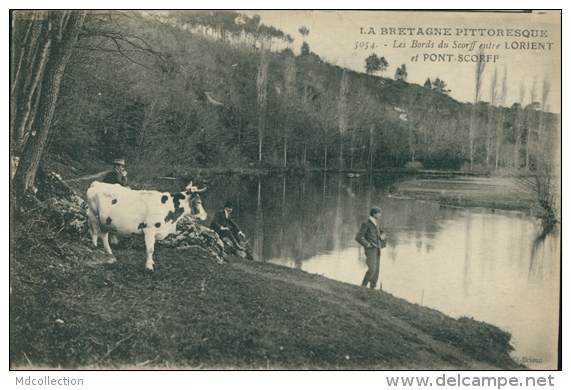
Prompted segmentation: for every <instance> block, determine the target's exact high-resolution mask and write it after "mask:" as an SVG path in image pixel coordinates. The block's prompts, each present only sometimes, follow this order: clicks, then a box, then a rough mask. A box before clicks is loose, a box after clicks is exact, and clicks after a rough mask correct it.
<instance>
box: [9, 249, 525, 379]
mask: <svg viewBox="0 0 571 390" xmlns="http://www.w3.org/2000/svg"><path fill="white" fill-rule="evenodd" d="M94 250H95V249H94V248H93V247H90V246H89V244H87V240H86V239H81V240H79V241H77V242H68V243H64V242H61V241H60V242H56V241H53V240H52V241H51V242H37V243H29V242H28V243H23V242H16V243H15V244H14V245H13V250H12V252H11V259H10V279H11V294H10V364H11V368H12V369H32V368H43V369H57V368H63V369H112V370H114V369H118V370H121V369H246V370H251V369H253V370H258V369H303V370H305V369H318V370H322V369H326V370H331V369H335V370H337V369H340V370H343V369H349V370H354V369H524V368H525V367H524V366H521V365H518V364H516V363H515V362H514V361H513V360H512V359H510V357H509V351H510V350H511V349H512V348H511V346H510V345H509V339H510V335H509V334H508V333H506V332H504V331H502V330H500V329H498V328H496V327H494V326H491V325H488V324H485V323H482V322H478V321H474V320H472V319H468V318H460V319H458V320H456V319H452V318H450V317H447V316H445V315H444V314H442V313H440V312H438V311H436V310H432V309H429V308H426V307H421V306H419V305H416V304H411V303H408V302H406V301H404V300H402V299H399V298H395V297H393V296H392V295H390V294H388V293H385V292H380V291H371V290H370V289H363V288H360V287H359V286H353V285H350V284H346V283H341V282H337V281H334V280H329V279H327V278H324V277H322V276H318V275H312V274H308V273H305V272H303V271H300V270H295V269H289V268H285V267H281V266H277V265H273V264H267V263H263V262H253V261H249V260H244V259H240V258H233V257H228V258H227V261H226V262H224V263H222V264H220V263H219V262H218V261H217V260H216V259H214V258H213V257H211V255H209V253H208V252H207V251H198V250H192V249H173V248H167V247H164V246H161V245H160V244H158V245H157V248H156V257H157V259H158V260H159V261H157V267H156V270H155V271H154V272H153V273H150V272H145V271H144V243H143V242H142V240H141V242H140V243H139V244H138V245H134V246H132V247H131V248H128V249H121V248H117V249H115V254H116V257H117V259H118V261H117V262H116V263H114V264H104V263H93V262H88V261H86V258H88V257H90V256H92V254H93V252H94Z"/></svg>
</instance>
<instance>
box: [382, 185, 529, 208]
mask: <svg viewBox="0 0 571 390" xmlns="http://www.w3.org/2000/svg"><path fill="white" fill-rule="evenodd" d="M526 191H527V190H526V189H525V188H522V187H521V185H519V184H518V181H517V179H514V178H502V177H494V178H486V177H452V178H416V179H411V180H406V181H401V182H398V183H395V187H394V188H393V190H392V191H391V192H392V193H391V196H393V197H405V198H412V199H418V200H424V201H428V202H433V203H438V204H441V205H446V206H456V207H485V208H491V209H501V210H519V211H530V209H531V207H532V202H531V201H530V199H531V196H532V195H531V194H530V193H529V192H526Z"/></svg>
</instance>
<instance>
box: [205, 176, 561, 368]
mask: <svg viewBox="0 0 571 390" xmlns="http://www.w3.org/2000/svg"><path fill="white" fill-rule="evenodd" d="M391 185H392V184H391V183H389V182H383V181H381V179H380V178H375V177H370V176H369V177H366V176H364V177H347V176H346V175H331V174H329V175H324V174H315V175H311V176H306V177H304V178H299V177H291V176H282V177H271V178H262V179H259V178H255V177H242V178H238V177H230V176H227V177H219V178H217V179H216V180H215V182H214V183H212V185H211V190H210V191H208V192H207V193H205V194H204V205H205V209H206V210H207V211H208V212H209V220H208V221H207V223H209V221H210V218H212V215H213V212H214V211H215V210H216V209H219V208H222V206H223V204H224V202H225V200H226V199H230V200H233V201H234V203H235V211H234V219H235V220H236V222H238V224H239V225H240V226H241V228H242V230H243V231H244V232H245V233H246V235H247V237H248V238H249V244H250V245H251V247H252V248H253V250H254V252H255V254H256V257H257V259H263V260H265V261H269V262H272V263H275V264H280V265H284V266H288V267H293V268H299V269H302V270H305V271H307V272H310V273H315V274H320V275H323V276H325V277H328V278H331V279H335V280H339V281H342V282H346V283H351V284H355V285H359V284H360V283H361V281H362V279H363V276H364V274H365V272H366V269H367V267H366V264H365V257H364V253H363V251H362V249H360V248H359V245H358V244H357V242H356V241H355V235H356V233H357V230H358V228H359V226H360V224H361V223H362V222H363V221H364V220H366V219H367V218H368V210H369V209H370V207H371V206H372V205H380V206H381V207H382V208H383V218H382V222H381V225H382V226H383V228H384V230H385V232H386V234H387V237H388V244H387V247H386V248H385V249H383V251H382V254H381V273H380V274H381V276H380V281H381V282H382V286H383V290H384V291H386V292H388V293H390V294H393V295H394V296H397V297H400V298H403V299H406V300H407V301H409V302H413V303H417V304H420V305H423V306H427V307H431V308H434V309H437V310H439V311H441V312H443V313H445V314H447V315H449V316H451V317H453V318H459V317H462V316H465V317H473V318H474V319H476V320H479V321H484V322H487V323H490V324H493V325H496V326H498V327H500V328H501V329H503V330H506V331H508V332H510V333H511V334H512V345H513V346H514V348H515V351H514V352H513V353H512V357H514V359H523V358H528V359H541V363H537V364H527V365H528V366H529V367H531V368H534V369H555V368H557V344H558V330H559V317H558V315H559V314H558V313H559V310H558V308H559V290H560V256H559V248H560V241H559V234H558V232H555V234H552V235H549V236H547V237H546V238H545V239H544V240H537V238H538V236H539V234H540V231H541V229H540V224H539V221H537V220H536V219H534V218H532V217H530V216H528V215H525V214H524V213H517V212H503V211H498V210H495V211H494V210H491V209H481V208H452V207H446V206H440V205H437V204H432V203H428V202H421V201H415V200H410V199H397V198H393V197H391V196H390V195H389V193H390V189H391Z"/></svg>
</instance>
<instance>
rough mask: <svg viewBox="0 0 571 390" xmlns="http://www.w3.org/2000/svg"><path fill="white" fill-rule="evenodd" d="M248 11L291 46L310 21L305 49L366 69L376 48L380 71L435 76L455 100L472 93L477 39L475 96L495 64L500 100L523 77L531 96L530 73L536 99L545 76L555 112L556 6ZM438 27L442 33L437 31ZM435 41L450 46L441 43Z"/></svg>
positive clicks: (414, 78)
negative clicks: (383, 63)
mask: <svg viewBox="0 0 571 390" xmlns="http://www.w3.org/2000/svg"><path fill="white" fill-rule="evenodd" d="M246 13H248V14H250V15H253V14H259V15H260V16H261V23H264V24H267V25H272V26H274V27H276V28H279V29H281V30H282V31H284V32H285V33H288V34H290V35H291V36H292V37H293V38H294V39H295V41H294V43H293V44H292V48H293V49H294V51H296V52H299V49H300V47H301V44H302V43H303V40H304V38H303V37H302V35H301V34H300V33H299V28H300V27H302V26H305V27H307V28H308V29H309V35H308V36H307V37H306V38H305V40H306V41H307V43H308V44H309V47H310V50H311V51H312V52H314V53H316V54H318V55H319V56H320V57H321V58H322V59H324V60H325V61H327V62H330V63H333V64H335V65H338V66H341V67H346V68H349V69H352V70H355V71H359V72H364V70H365V68H364V66H365V58H366V57H368V56H370V55H371V54H372V53H375V54H376V55H377V56H379V57H385V59H386V60H387V62H388V63H389V67H388V70H387V71H386V72H384V74H383V77H390V78H393V77H394V74H395V71H396V69H397V68H398V67H400V66H401V65H403V64H404V65H405V66H406V68H407V71H408V79H407V81H408V82H410V83H416V84H420V85H423V84H424V82H425V81H426V79H427V78H430V79H431V80H433V79H435V78H440V79H441V80H444V81H445V82H446V84H447V88H448V89H450V90H451V92H450V96H452V97H453V98H454V99H456V100H458V101H461V102H473V101H474V96H475V63H474V62H473V60H475V59H477V58H478V57H477V55H478V51H479V47H480V46H481V45H484V55H486V57H485V59H486V61H487V62H486V66H485V69H484V74H483V85H482V91H481V99H480V100H483V101H490V100H491V88H490V86H491V84H492V79H493V75H494V72H495V71H497V77H498V78H497V80H498V81H497V86H498V87H497V92H498V95H499V92H500V89H501V84H502V79H503V77H504V72H505V73H506V76H507V79H506V81H507V94H506V99H505V104H504V106H511V105H512V104H513V103H514V102H519V101H520V90H521V86H522V83H523V86H524V88H525V96H524V100H523V103H524V105H527V104H529V103H530V102H531V90H532V89H533V84H534V80H535V85H536V93H535V95H536V98H535V99H534V101H541V91H542V88H543V84H544V80H545V79H546V78H547V80H548V82H549V85H550V92H549V96H548V99H547V110H549V111H551V112H556V113H560V112H561V13H560V11H535V12H533V13H519V12H467V11H465V12H430V11H308V10H304V11H294V10H265V11H247V12H246ZM391 28H392V30H391ZM437 29H440V30H437ZM438 32H439V33H440V35H436V34H437V33H438ZM430 34H432V35H430ZM517 35H519V36H517ZM524 35H525V36H524ZM441 43H444V44H448V47H447V48H443V47H439V45H440V44H441ZM373 44H374V47H371V46H372V45H373ZM462 46H465V47H462ZM474 55H476V57H474ZM488 56H489V57H488ZM378 75H381V74H380V73H379V74H378ZM498 100H499V97H498Z"/></svg>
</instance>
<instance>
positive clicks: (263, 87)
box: [257, 48, 269, 162]
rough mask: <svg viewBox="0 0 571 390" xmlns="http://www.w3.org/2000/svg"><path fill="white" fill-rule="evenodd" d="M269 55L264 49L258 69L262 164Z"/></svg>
mask: <svg viewBox="0 0 571 390" xmlns="http://www.w3.org/2000/svg"><path fill="white" fill-rule="evenodd" d="M268 62H269V59H268V55H267V53H266V50H265V49H264V48H262V50H261V53H260V66H259V68H258V78H257V90H258V161H259V162H262V144H263V138H264V127H265V119H266V118H265V117H266V106H267V104H268Z"/></svg>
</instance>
